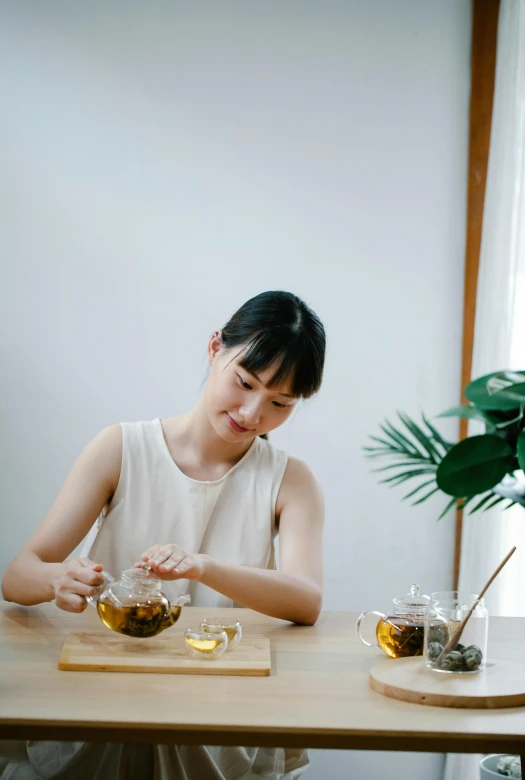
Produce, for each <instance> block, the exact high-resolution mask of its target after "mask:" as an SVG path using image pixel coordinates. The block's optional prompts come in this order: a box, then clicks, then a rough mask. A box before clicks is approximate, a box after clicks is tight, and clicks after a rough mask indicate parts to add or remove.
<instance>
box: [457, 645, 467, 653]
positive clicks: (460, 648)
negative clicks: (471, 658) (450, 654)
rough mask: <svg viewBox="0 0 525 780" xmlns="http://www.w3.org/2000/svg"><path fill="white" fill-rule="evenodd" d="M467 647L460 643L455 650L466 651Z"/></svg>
mask: <svg viewBox="0 0 525 780" xmlns="http://www.w3.org/2000/svg"><path fill="white" fill-rule="evenodd" d="M466 649H467V648H466V647H465V645H462V644H461V643H458V644H457V645H456V646H455V648H454V650H459V652H460V653H464V652H465V650H466Z"/></svg>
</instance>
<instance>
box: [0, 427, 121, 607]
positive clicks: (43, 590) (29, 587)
mask: <svg viewBox="0 0 525 780" xmlns="http://www.w3.org/2000/svg"><path fill="white" fill-rule="evenodd" d="M121 460H122V430H121V428H120V426H119V425H115V426H111V427H110V428H106V429H105V430H103V431H102V432H101V433H99V434H98V436H96V437H95V438H94V439H93V440H92V441H91V442H90V443H89V444H88V446H87V447H86V449H85V450H84V451H83V453H82V454H81V455H80V457H79V459H78V460H77V462H76V463H75V465H74V466H73V468H72V470H71V473H70V474H69V476H68V478H67V480H66V482H65V484H64V487H63V488H62V490H61V491H60V493H59V495H58V497H57V499H56V501H55V503H54V504H53V506H52V507H51V509H50V510H49V512H48V513H47V515H46V517H45V518H44V520H43V521H42V523H41V524H40V526H39V527H38V528H37V530H36V531H35V533H34V534H33V535H32V537H31V538H30V539H29V541H28V542H27V544H25V545H24V547H23V548H22V550H21V551H20V552H19V554H18V555H17V556H16V558H14V559H13V561H12V562H11V563H10V564H9V566H8V567H7V569H6V571H5V573H4V576H3V579H2V594H3V596H4V598H5V600H6V601H14V602H16V603H18V604H24V605H26V606H30V605H32V604H40V603H42V602H43V601H51V600H52V599H54V598H56V602H57V605H58V606H60V607H61V608H62V609H65V610H67V611H70V612H81V611H82V610H83V609H85V607H86V604H87V602H86V599H85V597H86V596H89V595H92V594H93V593H94V592H95V586H96V585H97V584H101V582H102V577H101V575H100V572H101V571H102V568H103V567H102V566H101V565H100V564H96V563H93V562H92V561H89V560H87V559H85V558H74V559H72V560H71V561H68V563H63V561H64V560H65V558H67V556H68V555H69V554H70V553H71V552H72V551H73V550H74V549H75V547H76V546H77V545H78V544H79V543H80V542H81V541H82V539H83V538H84V537H85V535H86V534H87V532H88V531H89V529H90V528H91V526H92V525H93V523H94V522H95V520H96V519H97V517H98V516H99V514H100V512H101V511H102V509H103V508H104V506H105V504H106V503H107V502H108V501H109V499H110V498H111V496H112V495H113V493H114V492H115V490H116V487H117V484H118V480H119V476H120V464H121Z"/></svg>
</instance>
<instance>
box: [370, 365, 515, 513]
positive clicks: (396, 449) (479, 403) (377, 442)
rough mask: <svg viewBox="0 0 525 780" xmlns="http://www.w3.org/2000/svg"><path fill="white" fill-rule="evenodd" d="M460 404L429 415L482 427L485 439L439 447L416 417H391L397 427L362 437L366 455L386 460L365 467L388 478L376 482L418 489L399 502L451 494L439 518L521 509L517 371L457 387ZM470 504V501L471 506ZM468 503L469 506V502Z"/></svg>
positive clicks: (433, 432) (436, 436) (432, 431)
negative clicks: (457, 511)
mask: <svg viewBox="0 0 525 780" xmlns="http://www.w3.org/2000/svg"><path fill="white" fill-rule="evenodd" d="M465 397H466V398H467V400H468V401H469V403H468V404H464V405H462V406H455V407H453V408H452V409H447V411H446V412H442V413H441V414H439V415H437V417H463V418H466V419H475V420H478V421H480V422H481V423H483V425H484V426H485V433H483V434H481V435H476V436H469V437H467V438H466V439H463V440H462V441H460V442H459V443H457V444H454V443H452V442H449V441H446V440H445V439H444V438H443V436H442V435H441V434H440V433H439V431H438V429H437V428H436V426H435V425H434V424H433V423H432V422H430V420H429V419H428V418H427V417H426V416H425V415H424V414H423V415H422V423H421V424H420V425H418V424H417V423H415V422H414V421H413V420H412V419H411V418H410V417H409V416H408V415H407V414H405V413H403V412H398V413H397V414H398V417H399V420H400V423H401V425H399V424H397V425H392V423H390V422H389V421H388V420H385V421H384V423H383V424H381V426H380V427H381V430H382V435H381V436H370V439H371V440H372V442H373V445H372V446H369V447H364V448H363V449H364V450H365V451H366V457H368V458H372V459H382V458H387V459H390V460H393V462H392V463H389V464H388V465H386V466H381V467H380V468H377V469H373V471H375V472H389V473H388V474H387V475H386V476H385V478H384V479H382V480H381V482H382V483H385V484H387V485H389V486H390V487H395V486H397V485H401V484H402V483H404V482H408V481H409V480H414V479H415V480H417V482H418V484H417V486H416V487H415V488H413V489H412V490H411V491H410V492H409V493H407V494H406V495H405V496H403V499H404V500H405V499H410V498H412V499H413V501H412V505H413V506H415V505H417V504H421V503H423V501H426V500H427V499H428V498H430V496H432V495H434V493H437V492H439V491H441V492H442V493H445V494H447V495H448V496H451V499H450V500H449V502H448V504H447V505H446V507H445V509H444V510H443V512H442V513H441V515H440V517H439V519H441V518H442V517H443V516H444V515H445V514H446V513H447V512H448V511H449V510H450V509H451V508H452V507H453V506H454V504H458V505H459V507H460V508H461V509H465V508H466V507H467V505H470V510H469V513H470V514H472V513H473V512H477V511H479V510H481V509H483V510H487V509H489V508H490V507H492V506H495V505H496V504H499V503H500V502H502V501H507V502H508V503H507V505H506V506H505V507H504V508H505V509H508V508H509V507H511V506H513V505H514V504H521V505H522V506H524V507H525V484H524V482H523V479H522V478H520V477H523V474H522V472H523V471H524V470H525V430H524V429H525V416H524V412H525V371H498V372H496V373H493V374H487V375H486V376H482V377H480V378H479V379H476V380H474V381H473V382H470V384H469V385H467V387H466V388H465ZM476 499H477V501H476ZM474 501H475V503H474V504H473V502H474Z"/></svg>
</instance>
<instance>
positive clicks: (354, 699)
mask: <svg viewBox="0 0 525 780" xmlns="http://www.w3.org/2000/svg"><path fill="white" fill-rule="evenodd" d="M209 613H212V614H213V610H207V609H195V608H189V607H185V608H184V609H183V611H182V616H181V619H180V620H179V622H178V623H177V625H176V626H175V627H174V628H173V629H170V630H172V631H174V632H175V631H177V632H178V631H182V630H183V629H185V628H187V627H188V626H190V625H197V624H198V623H199V621H200V620H201V619H202V618H204V617H205V616H206V615H208V614H209ZM233 613H235V615H236V616H237V617H238V619H240V620H241V622H242V624H243V627H244V629H245V631H246V632H258V633H264V634H266V635H267V636H268V637H270V640H271V644H272V675H271V676H270V677H213V676H212V677H210V676H203V677H199V676H193V675H191V676H186V675H167V674H125V673H119V674H110V673H104V672H96V673H95V672H60V671H58V669H57V661H58V657H59V654H60V650H61V647H62V643H63V641H64V638H65V636H66V634H67V633H68V632H69V631H71V630H81V631H86V630H88V631H89V630H95V631H100V630H104V629H103V627H102V625H101V623H100V622H99V620H98V617H97V615H96V613H95V611H94V610H92V609H91V608H89V609H88V610H86V612H84V613H83V614H82V615H71V614H68V613H66V612H62V611H61V610H59V609H57V608H56V607H55V606H54V605H53V604H46V605H42V606H39V607H19V606H16V605H13V604H8V603H5V602H1V603H0V739H61V740H89V741H104V742H130V741H133V742H136V741H140V742H149V743H166V742H174V743H178V744H221V745H227V744H235V745H260V746H263V745H266V746H279V747H303V746H306V747H312V748H314V747H315V748H345V749H349V750H357V749H359V750H407V751H408V750H409V751H428V752H456V753H468V752H472V753H500V752H501V753H504V752H510V753H521V752H523V748H524V745H525V742H524V740H525V707H522V708H516V709H505V710H492V711H490V710H483V711H480V710H454V709H444V708H440V707H424V706H420V705H417V704H408V703H405V702H401V701H396V700H394V699H388V698H386V697H384V696H381V695H380V694H378V693H374V692H373V691H372V690H371V689H370V688H369V685H368V671H369V669H370V667H371V665H372V664H374V663H376V662H377V661H378V660H379V659H380V658H382V657H383V656H382V654H381V653H380V651H379V650H372V649H368V648H366V647H365V646H364V645H362V644H361V643H360V642H359V640H358V639H357V638H356V636H355V632H354V625H355V619H356V615H355V614H352V613H341V612H325V613H323V614H322V616H321V618H320V620H319V622H318V624H317V625H316V626H313V627H299V626H293V625H290V624H288V623H285V622H283V621H280V620H274V619H272V618H266V617H264V616H262V615H259V614H257V613H255V612H251V611H250V610H233V611H232V614H233ZM490 630H491V635H490V639H489V655H490V657H492V658H509V659H512V660H518V661H520V660H522V655H523V654H524V651H525V619H521V618H493V619H492V620H491V628H490ZM524 662H525V659H524Z"/></svg>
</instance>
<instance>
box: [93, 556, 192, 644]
mask: <svg viewBox="0 0 525 780" xmlns="http://www.w3.org/2000/svg"><path fill="white" fill-rule="evenodd" d="M102 574H103V575H104V583H103V585H101V586H100V588H99V590H98V593H97V594H96V595H95V596H89V597H88V598H87V601H88V602H89V603H90V604H91V605H92V606H94V607H95V608H96V610H97V612H98V616H99V618H100V619H101V621H102V622H103V623H104V625H105V626H107V628H110V629H111V630H112V631H117V632H118V633H119V634H125V635H126V636H133V637H136V638H139V639H147V638H148V637H152V636H156V634H160V632H161V631H164V630H165V629H166V628H170V627H171V626H173V625H174V623H176V622H177V620H178V619H179V617H180V613H181V610H182V607H183V606H184V604H188V603H189V602H190V597H189V596H180V597H179V598H177V599H175V600H174V601H171V602H170V600H169V599H168V597H167V596H166V595H165V594H164V593H163V592H162V590H161V588H162V581H161V580H160V579H159V578H158V577H157V576H156V575H155V574H153V572H152V571H150V570H149V569H148V568H146V567H143V568H135V569H127V570H126V571H123V572H122V574H121V575H120V579H118V580H116V579H115V578H114V577H112V576H111V574H108V572H106V571H104V572H102Z"/></svg>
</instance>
